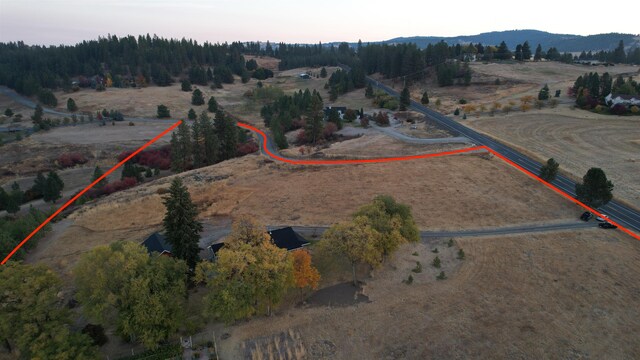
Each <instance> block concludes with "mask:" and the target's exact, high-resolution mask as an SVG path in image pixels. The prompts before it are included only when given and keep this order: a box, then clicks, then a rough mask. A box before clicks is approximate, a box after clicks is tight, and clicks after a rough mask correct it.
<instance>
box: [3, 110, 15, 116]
mask: <svg viewBox="0 0 640 360" xmlns="http://www.w3.org/2000/svg"><path fill="white" fill-rule="evenodd" d="M4 115H5V116H9V117H11V116H13V110H11V108H7V109H6V110H5V111H4Z"/></svg>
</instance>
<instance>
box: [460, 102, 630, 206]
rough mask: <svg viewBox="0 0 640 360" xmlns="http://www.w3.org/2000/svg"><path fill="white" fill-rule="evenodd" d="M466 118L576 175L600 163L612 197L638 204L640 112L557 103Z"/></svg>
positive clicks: (476, 126)
mask: <svg viewBox="0 0 640 360" xmlns="http://www.w3.org/2000/svg"><path fill="white" fill-rule="evenodd" d="M463 123H465V124H466V125H468V126H470V127H472V128H474V129H476V130H478V131H481V132H484V133H486V134H489V135H491V136H494V137H496V138H498V139H500V140H501V141H503V142H505V143H508V144H510V145H512V146H514V147H516V148H518V149H519V150H520V151H522V152H525V153H527V154H530V155H532V156H533V157H535V158H537V159H538V160H539V161H546V160H547V159H548V158H550V157H553V158H554V159H556V161H558V162H559V163H560V169H561V170H562V171H564V172H565V173H568V174H569V175H572V177H573V178H576V179H581V178H582V176H584V174H585V173H586V172H587V170H589V168H591V167H600V168H602V169H603V170H604V171H605V173H606V174H607V177H609V178H610V179H611V180H612V182H613V184H614V186H615V188H614V196H615V197H617V198H619V199H621V200H624V201H626V202H628V203H630V204H631V205H634V206H636V207H639V208H640V117H637V116H634V117H619V116H607V115H599V114H595V113H592V112H588V111H584V110H569V109H567V108H558V109H546V110H542V111H536V112H531V113H525V114H523V113H512V114H510V115H508V116H496V117H481V118H475V117H469V118H468V120H467V121H466V122H465V121H463Z"/></svg>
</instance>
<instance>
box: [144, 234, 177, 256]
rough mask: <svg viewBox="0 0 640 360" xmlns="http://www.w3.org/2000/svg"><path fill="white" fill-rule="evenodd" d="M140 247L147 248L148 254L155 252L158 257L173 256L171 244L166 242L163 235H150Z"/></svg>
mask: <svg viewBox="0 0 640 360" xmlns="http://www.w3.org/2000/svg"><path fill="white" fill-rule="evenodd" d="M142 246H144V247H145V248H147V251H148V252H149V254H152V253H154V252H157V253H159V254H160V255H167V256H173V254H172V248H171V244H169V243H168V242H167V239H166V238H165V237H164V235H162V234H160V233H157V232H156V233H153V234H151V235H150V236H149V237H148V238H147V240H145V241H144V242H143V243H142Z"/></svg>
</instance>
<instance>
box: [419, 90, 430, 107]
mask: <svg viewBox="0 0 640 360" xmlns="http://www.w3.org/2000/svg"><path fill="white" fill-rule="evenodd" d="M420 102H421V103H422V105H428V104H429V95H427V92H426V91H425V92H424V93H423V94H422V99H420Z"/></svg>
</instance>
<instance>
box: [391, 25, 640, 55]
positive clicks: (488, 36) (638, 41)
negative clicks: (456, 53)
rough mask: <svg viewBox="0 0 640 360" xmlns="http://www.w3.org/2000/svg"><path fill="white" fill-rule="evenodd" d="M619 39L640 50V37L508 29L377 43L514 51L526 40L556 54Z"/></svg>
mask: <svg viewBox="0 0 640 360" xmlns="http://www.w3.org/2000/svg"><path fill="white" fill-rule="evenodd" d="M620 40H622V41H623V42H624V45H625V48H627V49H629V48H633V47H640V35H633V34H620V33H608V34H597V35H587V36H582V35H570V34H553V33H549V32H546V31H539V30H509V31H492V32H487V33H482V34H478V35H463V36H453V37H439V36H413V37H398V38H394V39H389V40H385V41H380V43H386V44H401V43H415V44H416V45H418V47H420V48H425V47H426V46H427V45H428V44H435V43H438V42H440V41H444V42H446V43H448V44H449V45H456V44H461V45H462V44H468V43H470V42H472V43H474V44H477V43H482V44H483V45H498V44H500V42H502V41H504V42H506V43H507V46H509V48H510V49H512V50H513V49H515V47H516V45H518V44H522V43H524V42H525V41H529V45H530V46H531V49H532V50H535V48H536V46H538V44H540V45H542V49H543V50H545V51H546V50H547V49H548V48H550V47H555V48H556V49H558V51H560V52H580V51H600V50H613V49H615V48H616V46H618V43H619V42H620Z"/></svg>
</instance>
